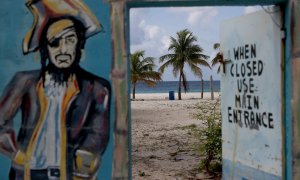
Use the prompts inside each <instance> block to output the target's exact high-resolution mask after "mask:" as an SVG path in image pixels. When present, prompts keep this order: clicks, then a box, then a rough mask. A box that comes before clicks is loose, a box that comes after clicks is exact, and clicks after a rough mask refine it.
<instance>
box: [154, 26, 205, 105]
mask: <svg viewBox="0 0 300 180" xmlns="http://www.w3.org/2000/svg"><path fill="white" fill-rule="evenodd" d="M176 34H177V37H176V38H174V37H170V38H171V43H170V45H169V48H168V51H171V53H170V54H166V55H163V56H161V57H160V58H159V60H160V62H161V63H162V62H164V64H162V65H161V66H160V68H159V71H160V72H162V73H163V72H164V70H165V69H166V68H167V67H168V66H173V75H174V76H175V77H177V75H178V74H179V81H178V99H179V100H181V84H182V85H183V88H184V91H185V92H186V91H187V89H188V83H187V80H186V76H185V73H184V71H183V69H184V65H185V64H187V65H188V66H189V67H190V69H191V71H192V72H193V73H194V74H195V75H196V76H198V77H200V78H202V70H201V68H200V67H198V66H197V65H203V66H207V67H210V66H209V64H208V63H207V62H206V60H207V59H208V56H207V55H204V54H202V52H203V49H202V48H201V47H200V46H199V45H197V44H195V42H196V41H197V37H196V36H194V35H193V34H192V32H191V31H189V30H188V29H184V30H181V31H179V32H177V33H176Z"/></svg>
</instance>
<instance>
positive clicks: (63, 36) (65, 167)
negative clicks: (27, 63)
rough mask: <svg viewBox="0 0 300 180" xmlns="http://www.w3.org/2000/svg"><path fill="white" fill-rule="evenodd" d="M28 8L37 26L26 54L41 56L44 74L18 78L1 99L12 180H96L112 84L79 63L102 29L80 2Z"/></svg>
mask: <svg viewBox="0 0 300 180" xmlns="http://www.w3.org/2000/svg"><path fill="white" fill-rule="evenodd" d="M26 5H27V7H28V8H29V9H30V11H31V12H32V14H33V16H34V23H33V26H32V28H31V29H30V31H29V32H28V33H27V35H26V36H25V38H24V39H23V53H24V54H28V53H32V52H37V51H38V52H39V53H40V61H41V68H40V69H39V70H31V71H22V72H17V73H16V74H15V76H14V77H13V78H12V79H11V81H10V82H9V84H8V85H7V86H6V88H5V90H4V91H3V94H2V97H1V99H0V151H1V152H2V153H3V154H5V155H7V156H8V157H9V158H10V159H11V161H12V165H11V170H10V173H9V179H63V180H64V179H96V176H97V171H98V169H99V167H100V165H101V155H102V154H103V153H104V151H105V149H106V147H107V143H108V138H109V107H110V98H111V97H110V96H111V90H110V83H109V82H108V81H107V80H105V79H103V78H101V77H98V76H96V75H94V74H92V73H90V72H88V71H86V70H84V69H83V68H81V67H80V65H79V62H80V59H81V56H82V52H83V49H84V45H85V41H86V40H87V39H88V38H89V37H91V36H93V35H94V34H96V33H98V32H100V31H101V28H102V26H101V25H100V23H99V22H98V20H97V19H96V17H95V16H94V15H93V13H92V12H91V11H90V10H89V8H88V7H87V6H86V5H85V4H83V2H82V1H81V0H31V1H28V2H27V4H26ZM18 111H21V119H22V120H21V127H20V129H19V130H18V132H15V129H14V128H13V121H14V118H15V116H16V114H17V112H18ZM15 134H17V137H15Z"/></svg>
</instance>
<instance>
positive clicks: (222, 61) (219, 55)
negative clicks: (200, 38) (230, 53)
mask: <svg viewBox="0 0 300 180" xmlns="http://www.w3.org/2000/svg"><path fill="white" fill-rule="evenodd" d="M213 47H214V49H215V50H218V51H219V52H218V53H217V54H216V56H215V57H214V58H213V59H212V60H211V65H212V66H215V65H217V64H219V67H218V73H219V72H220V69H221V66H222V69H223V73H226V69H225V66H226V64H228V63H230V60H228V59H224V57H223V53H222V52H221V51H220V43H215V44H214V46H213Z"/></svg>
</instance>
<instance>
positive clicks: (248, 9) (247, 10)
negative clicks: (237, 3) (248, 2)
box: [244, 6, 260, 14]
mask: <svg viewBox="0 0 300 180" xmlns="http://www.w3.org/2000/svg"><path fill="white" fill-rule="evenodd" d="M259 9H260V8H259V6H247V7H245V9H244V14H250V13H253V12H255V11H258V10H259Z"/></svg>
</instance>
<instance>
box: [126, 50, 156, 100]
mask: <svg viewBox="0 0 300 180" xmlns="http://www.w3.org/2000/svg"><path fill="white" fill-rule="evenodd" d="M144 54H145V51H135V52H134V53H133V54H131V63H130V68H131V83H132V88H133V89H132V94H133V99H135V90H136V84H137V83H138V82H140V81H141V82H145V83H147V85H148V86H154V85H156V81H161V73H159V72H157V71H154V68H155V64H154V58H153V57H144Z"/></svg>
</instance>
